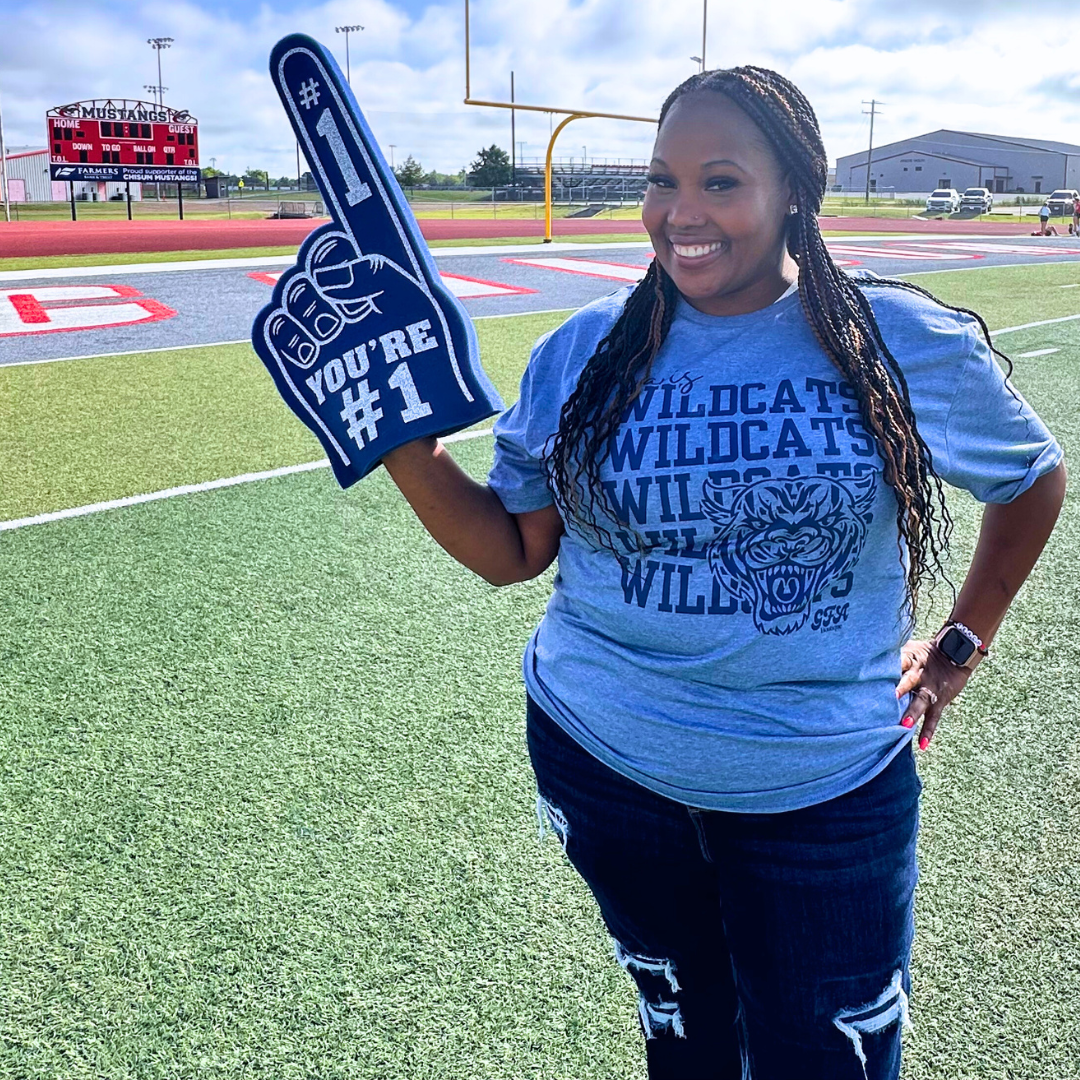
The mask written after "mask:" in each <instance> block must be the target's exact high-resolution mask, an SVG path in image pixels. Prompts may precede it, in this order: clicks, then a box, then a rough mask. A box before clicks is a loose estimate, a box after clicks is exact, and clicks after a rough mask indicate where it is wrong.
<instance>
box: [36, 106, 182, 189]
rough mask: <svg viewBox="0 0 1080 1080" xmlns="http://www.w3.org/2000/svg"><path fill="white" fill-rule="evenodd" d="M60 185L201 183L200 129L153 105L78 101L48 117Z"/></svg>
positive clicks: (53, 166)
mask: <svg viewBox="0 0 1080 1080" xmlns="http://www.w3.org/2000/svg"><path fill="white" fill-rule="evenodd" d="M45 122H46V124H47V126H48V137H49V161H50V172H51V174H52V178H53V179H54V180H120V181H132V180H136V181H150V182H153V181H161V182H165V183H174V182H176V181H178V180H179V181H185V182H195V181H197V180H198V179H199V125H198V122H197V121H196V120H195V118H194V117H193V116H191V115H190V114H189V113H186V112H180V111H177V110H175V109H168V108H165V107H163V106H160V105H156V104H155V103H153V102H146V101H127V100H112V99H108V100H103V101H99V100H94V101H77V102H74V103H73V104H71V105H62V106H60V107H59V108H56V109H50V110H49V112H48V114H47V116H46V121H45Z"/></svg>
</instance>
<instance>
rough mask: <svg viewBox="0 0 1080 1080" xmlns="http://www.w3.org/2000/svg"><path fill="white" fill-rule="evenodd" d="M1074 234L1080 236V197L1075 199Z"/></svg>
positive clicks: (1073, 205)
mask: <svg viewBox="0 0 1080 1080" xmlns="http://www.w3.org/2000/svg"><path fill="white" fill-rule="evenodd" d="M1072 207H1073V219H1072V229H1071V231H1072V234H1073V236H1080V199H1073V204H1072Z"/></svg>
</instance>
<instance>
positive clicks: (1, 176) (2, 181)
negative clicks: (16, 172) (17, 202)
mask: <svg viewBox="0 0 1080 1080" xmlns="http://www.w3.org/2000/svg"><path fill="white" fill-rule="evenodd" d="M0 189H2V190H0V195H3V196H4V220H5V221H10V220H11V191H10V189H9V188H8V175H7V150H6V149H5V147H4V113H3V110H2V109H0Z"/></svg>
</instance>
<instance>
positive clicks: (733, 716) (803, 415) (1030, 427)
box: [490, 286, 1062, 812]
mask: <svg viewBox="0 0 1080 1080" xmlns="http://www.w3.org/2000/svg"><path fill="white" fill-rule="evenodd" d="M866 294H867V296H868V297H869V299H870V302H871V304H872V306H873V309H874V312H875V314H876V316H877V318H878V320H879V323H880V325H881V329H882V332H883V334H884V337H885V340H886V341H887V342H888V343H889V344H890V346H891V349H892V352H893V354H894V355H895V356H896V358H897V360H898V361H899V363H900V365H901V367H902V369H903V371H904V374H905V377H906V379H907V382H908V387H909V391H910V394H911V401H912V405H913V408H914V411H915V415H916V418H917V421H918V425H919V431H920V432H921V433H922V436H923V438H924V439H925V440H926V442H927V444H928V446H929V447H930V449H931V452H932V454H933V461H934V466H935V468H936V470H937V472H938V474H939V475H940V476H941V477H942V478H943V479H944V480H946V481H947V482H948V483H950V484H952V485H955V486H956V487H961V488H966V489H967V490H968V491H970V492H972V493H973V494H974V495H975V496H976V498H978V499H980V500H982V501H983V502H1009V501H1010V500H1012V499H1014V498H1016V496H1017V495H1019V494H1021V492H1023V491H1025V490H1026V489H1027V488H1028V487H1029V486H1030V485H1031V484H1032V483H1033V482H1034V481H1035V479H1036V478H1037V477H1039V476H1041V475H1042V474H1043V473H1046V472H1048V471H1049V470H1050V469H1052V468H1054V467H1055V466H1056V465H1057V464H1058V462H1059V461H1060V460H1061V456H1062V455H1061V449H1060V447H1059V446H1058V444H1057V443H1056V442H1055V440H1054V438H1053V437H1052V436H1051V435H1050V433H1049V432H1048V431H1047V429H1046V427H1045V426H1044V425H1043V424H1042V422H1041V421H1040V420H1039V418H1038V417H1037V416H1036V415H1035V413H1034V412H1033V411H1032V409H1031V408H1030V407H1029V406H1028V405H1027V404H1026V402H1024V401H1023V399H1022V398H1021V397H1020V396H1019V394H1017V393H1016V392H1015V391H1013V390H1012V388H1011V386H1010V385H1009V384H1007V382H1006V380H1005V378H1004V374H1003V372H1002V371H1001V369H1000V368H999V367H998V364H997V363H996V361H995V360H994V358H993V356H992V354H991V353H990V351H989V349H988V348H987V346H986V344H985V343H984V342H983V340H982V337H981V334H980V333H979V331H978V327H977V324H976V323H975V321H974V320H973V319H971V318H970V317H968V316H965V315H959V314H956V313H954V312H952V311H949V310H948V309H945V308H942V307H940V306H939V305H937V304H935V303H933V302H931V301H929V300H926V299H924V298H922V297H919V296H915V295H912V294H910V293H908V292H905V291H904V290H901V289H898V288H895V287H890V286H874V287H867V288H866ZM627 295H628V290H621V291H620V292H617V293H615V294H613V295H612V296H610V297H607V298H605V299H602V300H599V301H597V302H595V303H593V304H590V305H589V306H588V307H586V308H583V309H582V310H580V311H578V312H577V313H575V314H574V315H573V316H571V318H569V319H568V320H567V321H566V322H565V323H564V324H563V325H562V326H561V327H559V329H557V330H555V331H554V332H553V333H551V334H548V335H547V336H545V337H544V338H541V339H540V341H539V342H538V343H537V345H536V347H535V349H534V350H533V353H532V357H531V359H530V361H529V366H528V368H527V370H526V372H525V375H524V378H523V379H522V383H521V396H520V398H519V400H518V402H517V403H516V404H515V405H514V406H513V407H512V408H510V409H509V410H508V411H507V412H506V413H504V414H503V415H502V416H501V417H500V418H499V419H498V421H497V422H496V425H495V435H496V443H495V462H494V465H493V468H492V470H491V475H490V483H491V486H492V487H493V488H494V490H495V491H496V492H497V493H498V495H499V497H500V498H501V499H502V501H503V503H504V504H505V506H506V508H507V509H508V510H509V511H511V512H512V513H522V512H526V511H531V510H538V509H540V508H541V507H544V506H547V505H549V504H550V503H551V502H552V497H551V493H550V491H549V488H548V483H547V472H546V469H545V465H544V447H545V444H546V442H547V440H548V438H549V437H550V436H551V435H553V434H554V432H555V431H556V430H557V428H558V421H559V411H560V408H561V406H562V404H563V402H564V401H566V399H567V397H568V396H569V395H570V394H571V393H572V391H573V390H574V388H575V387H576V385H577V381H578V376H579V374H580V372H581V369H582V367H583V366H584V364H585V362H586V361H587V360H588V359H589V357H590V356H591V355H592V353H593V351H594V349H595V347H596V345H597V343H598V342H599V341H600V339H601V338H602V337H603V336H604V335H605V334H606V333H607V331H608V330H609V329H610V327H611V325H612V323H613V322H614V320H615V319H616V318H617V316H618V314H619V312H620V310H621V308H622V305H623V303H624V301H625V299H626V296H627ZM882 467H883V462H882V460H881V458H880V456H879V455H878V452H877V450H876V448H875V445H874V441H873V439H872V437H871V436H870V435H869V434H868V433H867V432H866V430H865V429H864V428H863V425H862V422H861V420H860V416H859V409H858V404H857V401H856V399H855V394H854V390H853V389H852V387H851V386H850V385H848V384H847V383H846V382H844V381H843V380H842V379H841V378H840V376H839V373H838V372H837V370H836V368H835V367H834V366H833V364H832V363H831V362H830V361H829V359H828V358H827V357H826V355H825V354H824V352H823V351H822V350H821V348H820V346H819V345H818V344H817V342H816V341H815V339H814V337H813V335H812V333H811V331H810V329H809V326H808V324H807V322H806V319H805V317H804V315H803V312H802V308H801V306H800V303H799V299H798V296H797V295H788V296H785V297H784V298H782V299H780V300H779V301H777V302H776V303H775V304H773V305H772V306H770V307H768V308H764V309H762V310H760V311H755V312H752V313H750V314H747V315H737V316H730V317H717V316H709V315H703V314H702V313H700V312H698V311H696V310H695V309H694V308H692V307H691V306H690V305H689V304H687V303H685V301H680V305H679V309H678V313H677V315H676V317H675V320H674V322H673V325H672V327H671V331H670V333H669V335H668V338H667V340H666V342H665V344H664V347H663V349H662V350H661V352H660V355H659V356H658V357H657V359H656V361H655V364H654V367H653V371H652V375H651V379H650V381H649V383H648V384H647V385H646V386H645V388H644V390H643V391H642V393H641V395H640V396H639V398H638V399H637V401H636V402H635V403H634V405H633V406H632V408H631V409H630V410H629V411H628V413H627V415H626V417H625V421H624V423H623V425H622V427H621V428H620V429H619V431H618V433H617V435H616V436H615V438H614V439H613V441H612V443H611V454H610V457H609V459H608V461H607V462H606V463H605V465H604V467H603V470H602V482H603V485H604V488H605V490H606V491H607V492H608V494H609V496H610V499H611V502H612V504H613V505H614V506H615V507H616V508H617V509H618V512H619V516H620V518H621V519H622V522H623V523H624V524H621V525H620V524H618V523H617V522H616V521H614V520H613V519H609V527H610V529H611V532H612V535H613V536H614V538H615V547H616V549H617V552H618V555H617V556H616V555H615V554H612V552H611V551H610V550H607V549H605V548H604V547H603V546H602V545H601V544H599V543H597V542H596V541H595V539H590V538H589V537H588V536H583V535H581V534H580V533H579V532H578V531H575V529H574V528H568V529H567V531H566V533H565V535H564V536H563V538H562V541H561V544H560V547H559V561H558V574H557V576H556V578H555V589H554V592H553V594H552V597H551V600H550V601H549V603H548V606H547V611H546V613H545V615H544V617H543V620H542V621H541V623H540V625H539V627H538V628H537V630H536V632H535V633H534V634H533V637H532V639H531V640H530V642H529V645H528V648H527V650H526V653H525V682H526V685H527V687H528V690H529V693H530V694H531V695H532V696H533V697H534V698H535V699H536V701H537V702H538V703H539V704H540V705H541V706H542V707H543V708H544V709H545V710H546V711H547V712H548V713H550V715H551V716H552V717H553V718H554V719H555V720H556V721H557V722H558V723H559V724H560V725H561V726H562V727H563V728H564V729H565V730H566V731H567V733H568V734H570V735H571V736H572V737H573V738H575V739H576V740H577V741H578V742H579V743H580V744H581V745H582V746H584V747H585V749H587V750H588V751H589V752H590V753H592V754H593V755H595V756H596V757H597V758H599V759H600V760H601V761H603V762H605V763H606V764H607V765H609V766H610V767H611V768H613V769H615V770H617V771H618V772H620V773H622V774H623V775H625V776H627V777H630V778H631V779H633V780H635V781H637V782H639V783H641V784H643V785H644V786H645V787H647V788H650V789H652V790H653V791H656V792H658V793H660V794H661V795H665V796H667V797H669V798H672V799H676V800H678V801H680V802H683V803H687V804H689V805H693V806H699V807H705V808H709V809H715V810H730V811H752V812H776V811H783V810H791V809H796V808H798V807H803V806H808V805H811V804H813V803H818V802H822V801H824V800H826V799H830V798H833V797H835V796H838V795H841V794H843V793H845V792H847V791H850V790H851V789H853V788H855V787H858V786H859V785H860V784H863V783H865V782H866V781H867V780H869V779H870V778H871V777H873V776H874V775H875V774H876V773H878V772H880V771H881V770H882V769H883V768H884V767H885V766H886V765H887V764H888V762H889V761H890V760H891V759H892V757H893V756H895V755H896V754H897V753H898V752H899V751H900V750H901V749H902V748H903V747H904V746H905V745H906V744H907V742H908V740H909V739H910V738H911V734H912V733H911V732H910V731H908V730H907V729H905V728H903V727H901V726H900V725H899V720H900V718H901V716H902V715H903V708H904V706H905V705H906V699H901V700H900V701H897V699H896V697H895V687H896V683H897V681H898V680H899V678H900V647H901V645H902V643H903V642H904V640H905V638H906V636H907V629H906V625H907V612H906V610H905V609H904V575H905V569H904V565H903V564H902V562H901V558H900V552H899V548H898V543H897V538H898V534H897V525H896V500H895V497H894V495H893V493H892V490H891V489H890V488H889V487H888V486H887V485H886V484H885V483H884V481H883V480H882V475H881V470H882Z"/></svg>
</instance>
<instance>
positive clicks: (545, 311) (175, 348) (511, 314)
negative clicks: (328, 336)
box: [0, 307, 574, 371]
mask: <svg viewBox="0 0 1080 1080" xmlns="http://www.w3.org/2000/svg"><path fill="white" fill-rule="evenodd" d="M573 310H574V308H566V307H560V308H541V309H540V310H538V311H506V312H502V313H500V314H498V315H474V316H472V321H473V322H479V321H480V320H481V319H519V318H524V317H525V316H526V315H557V314H558V313H559V312H560V311H573ZM250 344H251V338H237V339H236V340H235V341H204V342H201V343H200V342H196V343H195V344H194V345H163V346H161V347H160V348H154V349H126V350H125V351H124V352H106V353H86V354H85V355H84V356H47V357H45V359H43V360H13V361H12V362H11V363H10V364H3V363H0V371H3V370H4V368H9V367H28V366H29V365H31V364H59V363H62V362H63V361H66V360H107V359H109V358H110V357H114V356H139V355H141V354H142V353H161V352H183V350H184V349H217V348H219V347H220V346H222V345H250Z"/></svg>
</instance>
